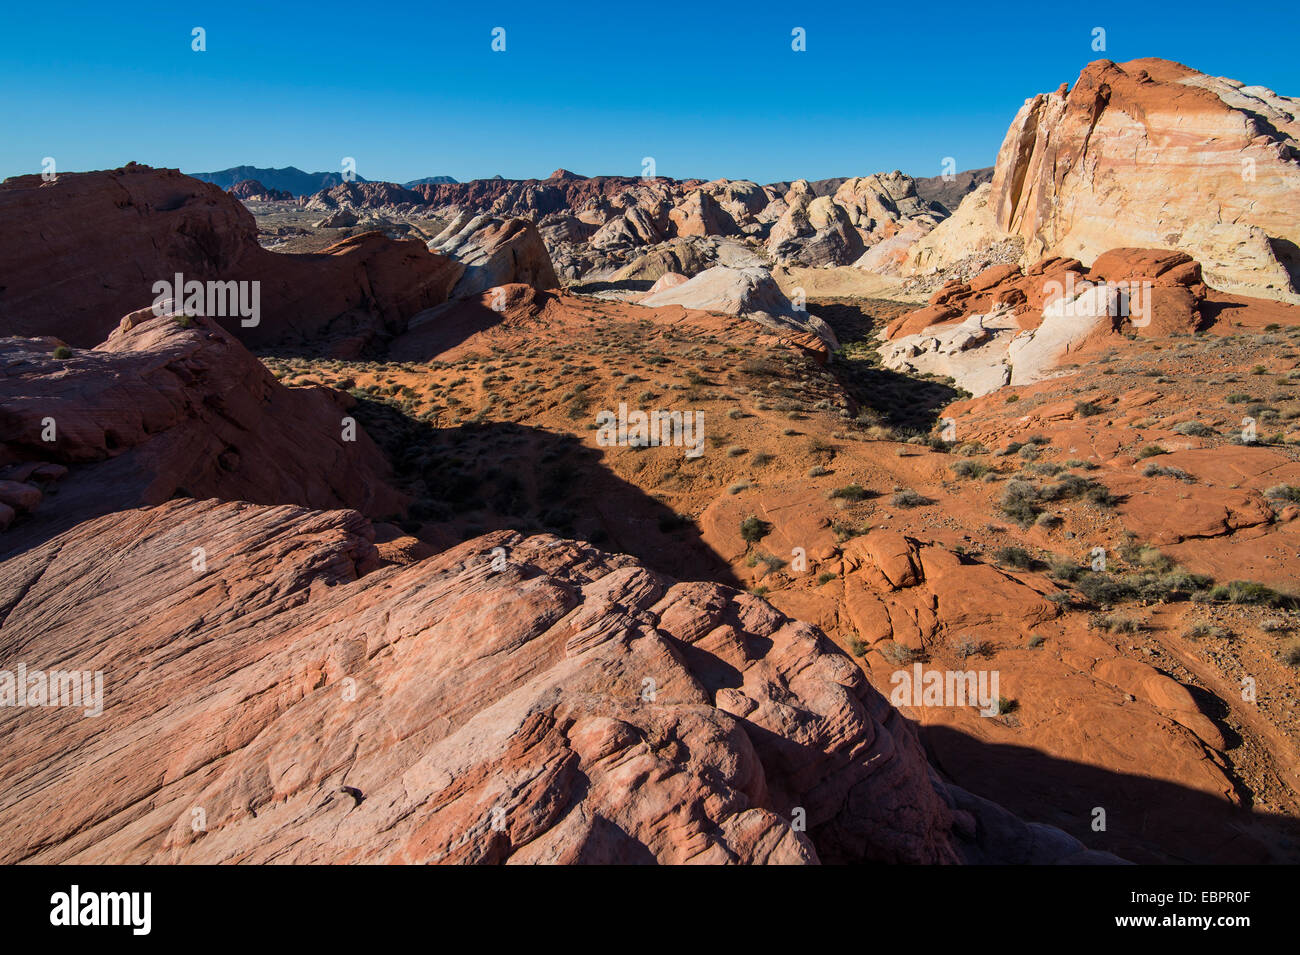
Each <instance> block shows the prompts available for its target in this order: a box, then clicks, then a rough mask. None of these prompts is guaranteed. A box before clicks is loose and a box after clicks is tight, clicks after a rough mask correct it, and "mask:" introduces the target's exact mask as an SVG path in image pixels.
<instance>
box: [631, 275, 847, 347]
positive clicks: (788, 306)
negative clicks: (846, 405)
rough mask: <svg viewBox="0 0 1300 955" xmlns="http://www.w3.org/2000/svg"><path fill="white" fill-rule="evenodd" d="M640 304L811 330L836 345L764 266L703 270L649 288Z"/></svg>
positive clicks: (789, 329)
mask: <svg viewBox="0 0 1300 955" xmlns="http://www.w3.org/2000/svg"><path fill="white" fill-rule="evenodd" d="M640 304H642V305H648V306H650V307H651V308H663V307H664V306H668V305H679V306H681V307H683V308H698V309H702V310H704V311H709V312H722V313H724V314H726V315H739V316H740V317H742V318H748V319H752V320H753V321H756V322H758V323H759V324H761V325H766V326H767V327H769V328H775V329H778V330H780V331H787V332H795V333H810V334H811V335H813V336H815V337H816V338H819V339H821V341H822V342H823V343H824V344H825V347H827V348H831V349H833V348H837V347H839V342H838V341H836V339H835V333H834V332H833V331H832V330H831V327H830V326H829V325H827V324H826V323H825V322H824V321H822V320H821V319H820V318H818V317H817V316H815V315H810V314H808V312H807V310H801V309H799V308H796V307H795V305H794V303H793V302H791V301H790V299H788V298H787V297H786V295H785V293H784V292H782V291H781V289H780V287H779V286H778V285H777V284H776V282H775V281H773V279H772V276H771V274H770V273H768V272H767V271H766V270H765V269H754V268H750V269H732V268H728V267H726V266H723V265H719V266H715V267H714V268H711V269H706V270H705V271H703V272H701V273H700V274H699V275H696V276H695V277H694V278H692V279H689V280H688V281H685V282H680V283H677V284H675V285H671V286H669V287H667V288H660V289H658V290H652V291H651V293H650V294H647V295H646V296H644V297H643V298H642V299H641V302H640Z"/></svg>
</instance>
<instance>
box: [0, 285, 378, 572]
mask: <svg viewBox="0 0 1300 955" xmlns="http://www.w3.org/2000/svg"><path fill="white" fill-rule="evenodd" d="M177 319H178V316H170V315H168V316H162V317H155V316H154V315H153V314H152V312H151V311H150V310H147V309H146V310H144V311H142V312H138V313H135V314H133V315H128V316H127V317H125V318H124V319H122V321H121V326H120V327H119V328H118V329H117V330H115V331H114V332H113V333H112V334H111V335H110V336H109V337H108V340H107V341H105V342H104V343H102V344H101V345H99V346H97V347H95V348H93V349H90V350H87V351H81V350H76V351H74V352H73V353H72V355H71V357H69V358H66V359H58V358H54V357H52V354H51V353H52V350H53V349H52V348H51V347H50V344H51V343H50V342H49V341H48V340H39V339H22V338H5V339H0V368H3V370H4V379H5V388H4V389H3V392H0V476H3V475H13V476H14V477H16V478H18V481H19V482H21V483H22V484H24V486H25V487H26V488H27V490H28V496H27V498H25V499H24V500H23V507H22V511H23V512H24V514H25V516H24V519H23V520H22V521H20V522H18V523H15V524H14V525H13V526H12V527H11V528H10V530H9V532H8V533H7V534H6V535H5V536H4V537H3V538H0V552H5V551H11V550H14V549H17V548H19V547H21V546H24V545H27V544H30V543H31V541H32V540H34V539H43V537H44V536H45V535H47V534H48V533H49V532H50V530H51V528H55V529H57V528H59V527H65V526H69V525H70V524H71V523H72V522H74V521H78V520H85V519H87V518H89V517H93V516H96V515H99V514H104V513H107V512H108V511H113V510H120V509H123V508H129V507H136V506H139V505H142V504H160V503H162V502H164V501H166V500H168V499H169V498H171V497H172V496H173V495H174V494H177V493H178V492H179V493H182V494H186V495H193V496H198V497H220V498H226V499H231V498H237V499H242V500H246V501H256V502H261V503H264V504H290V503H292V504H298V505H301V506H305V507H316V508H334V507H355V508H358V509H360V510H362V511H364V512H366V513H367V514H372V515H377V516H380V515H386V514H392V513H394V512H395V511H397V510H399V509H400V508H401V507H402V505H403V499H402V497H401V496H400V495H399V494H398V493H397V492H396V491H395V490H394V489H393V488H392V487H390V486H389V485H388V483H387V480H386V479H387V476H388V474H389V468H388V464H387V462H386V461H385V460H384V457H383V455H382V454H381V453H380V452H379V450H378V448H376V447H375V446H374V444H373V443H372V442H371V441H370V439H369V438H368V437H367V436H366V434H365V433H364V431H362V430H361V429H360V428H359V427H357V426H355V425H354V427H353V428H352V429H351V432H348V431H347V423H346V421H345V419H346V418H347V417H348V415H349V412H348V410H347V407H346V406H347V405H350V404H352V403H353V400H352V399H351V398H350V397H347V396H345V395H341V394H339V393H337V392H333V391H330V390H328V389H324V388H286V387H284V386H283V385H281V384H280V383H279V382H277V381H276V380H275V379H274V378H273V377H272V376H271V374H270V373H269V372H268V371H267V370H266V368H265V367H264V366H263V365H262V364H261V362H259V361H258V360H257V359H256V358H254V357H253V356H252V355H251V354H249V353H248V351H247V350H246V349H245V348H244V347H243V346H242V345H241V344H240V343H239V342H238V341H236V340H235V339H234V338H233V337H232V336H231V335H230V334H229V333H228V332H226V331H224V330H223V329H221V328H220V327H218V326H217V325H216V324H215V323H212V322H210V321H208V320H205V319H186V320H185V322H186V323H187V324H188V326H189V327H182V325H181V324H180V323H179V322H178V320H177ZM51 490H54V491H56V492H57V495H58V496H57V498H56V497H54V496H52V495H51V494H50V491H51Z"/></svg>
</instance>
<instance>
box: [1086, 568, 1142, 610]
mask: <svg viewBox="0 0 1300 955" xmlns="http://www.w3.org/2000/svg"><path fill="white" fill-rule="evenodd" d="M1074 583H1075V586H1077V587H1078V589H1079V593H1081V594H1083V596H1084V598H1085V599H1086V600H1087V601H1088V603H1090V604H1092V605H1093V606H1097V607H1104V606H1109V605H1110V604H1117V603H1122V602H1123V601H1125V600H1132V599H1133V598H1134V597H1135V596H1137V592H1136V591H1135V590H1134V588H1133V585H1132V584H1131V583H1129V582H1127V581H1125V580H1121V579H1116V578H1114V577H1110V576H1107V575H1106V574H1102V573H1098V572H1096V571H1085V572H1084V573H1083V574H1081V575H1080V577H1079V579H1078V580H1076V581H1074Z"/></svg>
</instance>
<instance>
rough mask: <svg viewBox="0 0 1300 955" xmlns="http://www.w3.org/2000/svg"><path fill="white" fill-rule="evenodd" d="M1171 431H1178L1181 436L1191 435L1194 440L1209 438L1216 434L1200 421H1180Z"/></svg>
mask: <svg viewBox="0 0 1300 955" xmlns="http://www.w3.org/2000/svg"><path fill="white" fill-rule="evenodd" d="M1170 430H1171V431H1176V432H1178V433H1179V434H1186V435H1190V436H1191V437H1193V438H1207V437H1209V436H1210V435H1212V434H1214V431H1213V429H1211V428H1209V427H1208V426H1206V425H1204V424H1202V423H1201V422H1199V421H1180V422H1179V423H1178V424H1176V425H1174V426H1173V427H1172V428H1171V429H1170Z"/></svg>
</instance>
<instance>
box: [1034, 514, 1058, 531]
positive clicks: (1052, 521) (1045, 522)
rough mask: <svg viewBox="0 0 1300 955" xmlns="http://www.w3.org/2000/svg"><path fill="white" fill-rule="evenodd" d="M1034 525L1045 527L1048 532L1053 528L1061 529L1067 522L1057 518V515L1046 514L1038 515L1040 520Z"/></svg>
mask: <svg viewBox="0 0 1300 955" xmlns="http://www.w3.org/2000/svg"><path fill="white" fill-rule="evenodd" d="M1034 523H1035V524H1037V525H1038V526H1039V527H1045V528H1047V529H1048V530H1051V529H1052V528H1055V527H1060V526H1061V525H1062V524H1064V523H1065V521H1063V520H1062V519H1061V518H1059V517H1057V516H1056V515H1055V514H1048V513H1046V512H1044V513H1042V514H1039V515H1038V519H1037V520H1036V521H1034Z"/></svg>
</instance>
